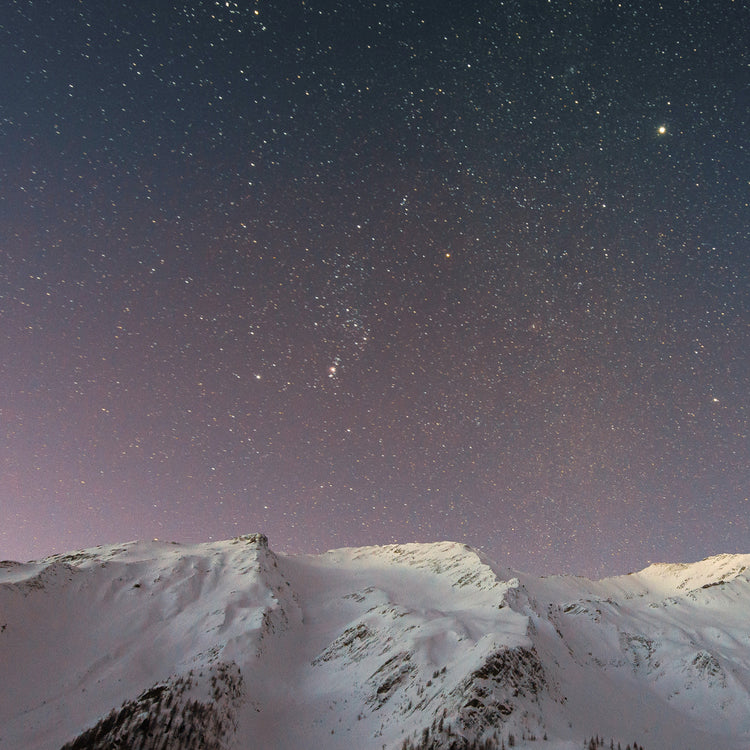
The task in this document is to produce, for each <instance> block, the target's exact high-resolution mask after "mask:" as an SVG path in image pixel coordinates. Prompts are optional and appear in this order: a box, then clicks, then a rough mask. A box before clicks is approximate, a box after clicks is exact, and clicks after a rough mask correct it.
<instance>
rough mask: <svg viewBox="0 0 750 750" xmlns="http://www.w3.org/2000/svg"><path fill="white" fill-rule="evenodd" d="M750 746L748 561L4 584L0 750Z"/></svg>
mask: <svg viewBox="0 0 750 750" xmlns="http://www.w3.org/2000/svg"><path fill="white" fill-rule="evenodd" d="M593 737H596V738H603V740H604V744H603V745H601V744H600V745H598V746H602V747H610V742H612V745H613V747H617V745H618V743H620V746H621V748H622V750H625V748H626V746H627V745H630V746H631V748H634V747H643V748H644V750H677V749H678V748H679V749H680V750H689V749H690V748H693V750H702V749H703V748H712V749H714V750H747V748H748V747H750V555H720V556H718V557H712V558H709V559H707V560H703V561H702V562H698V563H694V564H689V565H652V566H651V567H649V568H646V569H645V570H643V571H641V572H640V573H634V574H631V575H627V576H619V577H615V578H608V579H604V580H601V581H591V580H588V579H585V578H575V577H566V576H553V577H547V578H537V577H532V576H528V575H524V574H522V573H518V572H515V571H512V570H508V569H504V568H501V567H499V566H497V565H495V564H494V563H492V562H491V561H490V560H488V559H486V558H484V557H483V556H482V555H481V554H479V553H477V552H476V551H474V550H472V549H471V548H469V547H466V546H464V545H461V544H455V543H448V542H446V543H440V544H405V545H392V546H386V547H365V548H358V549H340V550H334V551H331V552H328V553H326V554H323V555H310V556H287V555H277V554H274V553H273V552H272V551H271V550H269V548H268V542H267V540H266V538H265V537H264V536H262V535H260V534H256V535H249V536H244V537H239V538H237V539H233V540H231V541H227V542H220V543H212V544H203V545H193V546H182V545H176V544H165V543H160V542H150V543H140V542H138V543H128V544H122V545H119V546H111V547H97V548H95V549H89V550H84V551H81V552H76V553H72V554H66V555H55V556H53V557H49V558H46V559H44V560H41V561H39V562H31V563H25V564H22V563H13V562H4V563H0V748H1V749H2V750H60V749H61V748H63V747H65V748H66V749H70V750H72V749H76V750H81V749H83V748H97V749H99V748H101V749H102V750H103V749H104V748H107V749H109V748H116V747H121V748H128V749H129V750H138V749H142V750H147V749H149V748H154V749H155V750H170V749H174V748H180V749H181V750H182V749H185V750H187V749H189V748H201V749H202V750H203V749H205V750H210V749H215V750H231V749H232V748H243V749H244V748H274V749H275V750H293V749H294V750H305V749H307V748H314V749H315V750H322V749H323V748H326V749H328V750H339V749H341V750H343V749H344V748H346V749H347V750H349V749H351V748H356V749H357V750H367V749H369V748H373V750H382V748H387V749H388V750H390V749H391V748H393V749H397V750H401V749H402V748H432V749H433V750H438V749H439V748H446V749H448V748H456V749H459V750H460V749H461V748H470V747H482V748H493V747H499V748H501V747H506V748H509V747H513V746H515V747H517V748H540V749H541V748H549V749H550V750H573V749H574V748H575V749H576V750H578V749H579V748H582V747H584V743H587V745H586V746H588V744H591V745H592V746H593V745H594V744H595V743H596V741H595V740H594V741H592V740H591V738H593Z"/></svg>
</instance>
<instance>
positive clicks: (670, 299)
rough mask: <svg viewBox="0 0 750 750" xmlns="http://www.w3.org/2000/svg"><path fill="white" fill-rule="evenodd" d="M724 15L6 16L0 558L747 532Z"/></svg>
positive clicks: (582, 10)
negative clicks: (157, 541) (196, 547)
mask: <svg viewBox="0 0 750 750" xmlns="http://www.w3.org/2000/svg"><path fill="white" fill-rule="evenodd" d="M747 28H750V11H749V10H748V7H747V6H746V5H745V4H744V3H741V2H732V1H731V0H718V2H714V3H702V2H698V0H684V1H682V2H678V1H677V0H668V1H667V2H662V3H653V2H645V0H644V1H641V0H638V1H637V2H634V3H619V4H618V3H593V2H562V1H560V2H557V1H555V0H550V1H546V0H545V1H544V2H542V1H541V0H528V1H527V0H509V1H507V2H495V1H492V2H490V1H489V0H486V1H482V2H476V3H470V4H468V5H466V6H459V5H458V4H455V3H445V2H435V1H433V2H429V3H427V2H421V1H420V0H413V1H412V2H395V1H390V0H388V1H386V0H371V1H366V0H356V1H355V2H343V1H342V2H338V1H337V0H290V1H289V2H275V0H274V1H273V2H271V0H257V1H256V2H250V3H239V2H237V3H235V2H212V1H210V0H207V1H206V2H196V1H193V0H191V1H190V2H180V3H170V2H164V3H156V4H149V5H143V6H142V7H141V5H140V4H132V3H124V2H114V1H112V0H107V2H98V3H94V2H89V0H82V2H72V1H71V2H62V3H61V2H52V0H47V1H44V0H33V1H32V0H28V1H22V0H12V1H11V2H9V3H8V8H7V9H6V12H5V13H4V14H3V18H2V20H0V39H2V44H0V55H1V56H2V58H1V59H0V67H1V68H2V70H3V71H4V75H3V76H2V79H0V150H1V152H2V159H1V160H0V320H1V321H2V328H1V329H0V418H1V419H2V425H1V429H0V558H13V559H24V560H25V559H29V558H32V557H40V556H43V555H46V554H49V553H51V552H53V551H63V550H66V549H71V548H77V547H82V546H91V545H93V544H99V543H107V542H115V541H123V540H126V539H131V538H152V537H158V538H163V539H174V540H177V541H205V540H208V539H212V538H213V539H216V538H228V537H231V536H235V535H237V534H239V533H245V532H248V531H263V532H265V533H266V534H268V536H269V538H270V540H271V545H272V547H273V548H274V549H276V550H278V551H289V552H313V551H320V550H324V549H328V548H331V547H337V546H354V545H361V544H379V543H389V542H392V541H433V540H439V539H454V540H458V541H465V542H466V543H468V544H471V545H473V546H476V547H479V548H481V549H482V550H483V551H485V552H486V553H487V554H488V555H489V556H490V557H491V558H493V559H495V560H498V561H500V562H503V563H507V564H510V565H513V566H515V567H518V568H521V569H525V570H528V571H530V572H571V573H583V574H590V575H603V574H612V573H620V572H626V571H627V570H632V569H635V568H640V567H644V566H645V565H646V564H648V562H649V561H651V560H653V561H657V560H669V561H682V560H693V559H699V558H701V557H704V556H706V555H708V554H712V553H717V552H722V551H728V552H741V551H746V547H747V539H748V538H750V521H749V520H748V519H750V499H749V498H750V449H749V442H748V420H749V418H750V235H749V234H748V226H750V205H749V204H750V198H749V196H750V158H749V156H750V155H749V154H748V140H747V133H748V132H750V122H748V111H749V110H750V98H749V95H748V92H749V91H750V54H749V53H748V50H749V49H750V47H749V46H748V44H747V36H746V32H745V31H744V29H747Z"/></svg>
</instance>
